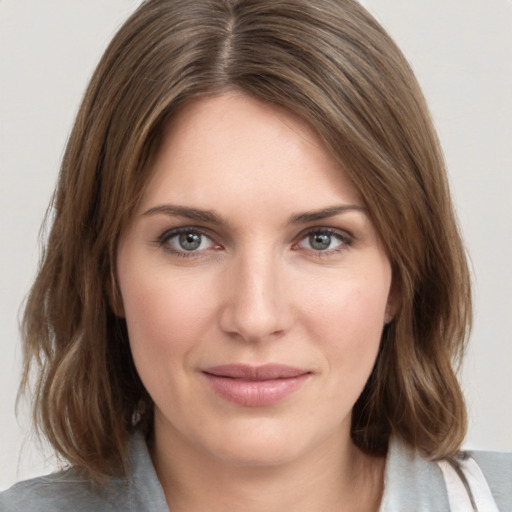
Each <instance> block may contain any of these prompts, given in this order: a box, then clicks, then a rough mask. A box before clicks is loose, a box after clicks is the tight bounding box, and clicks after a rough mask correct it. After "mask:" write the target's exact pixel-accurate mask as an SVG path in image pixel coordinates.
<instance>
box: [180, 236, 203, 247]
mask: <svg viewBox="0 0 512 512" xmlns="http://www.w3.org/2000/svg"><path fill="white" fill-rule="evenodd" d="M200 245H201V235H198V234H196V233H182V234H181V235H180V246H181V248H182V249H185V251H194V250H195V249H197V248H198V247H199V246H200Z"/></svg>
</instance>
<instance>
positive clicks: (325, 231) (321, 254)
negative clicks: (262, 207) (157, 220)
mask: <svg viewBox="0 0 512 512" xmlns="http://www.w3.org/2000/svg"><path fill="white" fill-rule="evenodd" d="M181 234H192V235H198V236H201V237H206V238H208V239H209V240H211V241H212V243H213V244H214V248H213V250H218V249H219V248H221V246H220V244H216V243H215V242H214V241H213V239H212V237H211V236H209V235H208V234H207V233H206V232H205V231H204V230H203V229H200V228H196V227H193V226H185V227H181V228H175V229H171V230H167V231H164V232H163V233H162V234H161V235H160V236H159V237H158V238H157V239H156V240H155V243H156V244H157V245H158V246H159V247H162V248H163V249H164V250H165V251H167V252H169V253H171V254H172V255H174V256H178V257H180V258H197V257H200V256H201V255H202V253H204V252H206V251H208V250H211V249H203V250H199V251H197V250H191V251H186V250H176V249H173V248H172V247H171V246H170V245H169V241H170V240H172V239H173V238H175V237H177V236H179V235H181ZM313 235H327V236H329V237H332V238H335V239H337V240H338V241H339V242H341V243H340V246H339V247H336V248H334V249H325V250H315V249H312V248H310V249H306V250H309V251H310V252H311V253H313V254H314V255H315V256H316V257H318V258H325V257H329V256H331V255H333V254H336V253H340V252H342V251H345V250H347V249H348V248H349V247H350V246H351V245H352V244H353V242H354V237H353V236H352V235H350V234H348V233H347V232H345V231H340V230H337V229H333V228H324V227H316V228H309V229H308V230H307V231H305V232H302V233H301V234H300V235H299V236H297V238H296V239H295V241H294V249H293V250H300V248H299V249H296V248H295V247H296V246H297V245H298V244H299V243H300V242H302V241H303V240H305V239H307V238H308V237H311V236H313Z"/></svg>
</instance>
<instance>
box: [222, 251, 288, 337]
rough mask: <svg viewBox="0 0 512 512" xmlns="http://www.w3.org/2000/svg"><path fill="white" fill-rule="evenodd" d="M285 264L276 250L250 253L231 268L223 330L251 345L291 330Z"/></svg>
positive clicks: (241, 257)
mask: <svg viewBox="0 0 512 512" xmlns="http://www.w3.org/2000/svg"><path fill="white" fill-rule="evenodd" d="M282 270H283V269H282V262H281V261H280V259H279V257H278V256H276V254H275V253H273V251H272V250H270V249H266V250H258V251H246V252H244V253H242V254H240V255H238V256H237V257H236V258H234V261H233V264H232V265H231V266H230V269H229V271H228V276H227V280H226V281H227V282H226V287H227V289H226V297H227V300H226V302H225V305H224V311H223V312H222V314H221V327H222V329H223V330H224V331H226V332H229V333H231V334H237V335H239V336H241V337H242V338H244V339H245V340H247V341H258V340H263V339H265V338H267V337H269V336H271V335H276V334H279V333H282V332H283V331H284V330H286V328H287V317H288V315H287V304H286V296H285V294H284V293H283V273H282Z"/></svg>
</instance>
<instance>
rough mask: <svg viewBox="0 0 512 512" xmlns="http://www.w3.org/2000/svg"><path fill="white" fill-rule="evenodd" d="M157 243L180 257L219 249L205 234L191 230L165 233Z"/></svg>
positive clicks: (175, 230) (183, 229) (184, 229)
mask: <svg viewBox="0 0 512 512" xmlns="http://www.w3.org/2000/svg"><path fill="white" fill-rule="evenodd" d="M157 241H158V243H159V245H161V246H163V247H164V248H165V249H166V250H168V251H170V252H172V253H175V254H179V255H181V256H188V255H192V254H193V253H198V252H202V251H206V250H208V249H214V248H218V247H219V246H218V245H217V244H215V243H214V242H213V240H212V239H211V238H210V237H209V236H207V235H206V234H205V233H203V232H201V231H199V230H197V229H193V228H180V229H174V230H171V231H166V232H165V233H163V234H162V235H161V236H160V237H159V238H158V240H157Z"/></svg>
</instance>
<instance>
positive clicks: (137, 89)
mask: <svg viewBox="0 0 512 512" xmlns="http://www.w3.org/2000/svg"><path fill="white" fill-rule="evenodd" d="M469 290H470V285H469V277H468V271H467V266H466V261H465V255H464V250H463V248H462V244H461V241H460V237H459V234H458V231H457V227H456V223H455V220H454V215H453V211H452V205H451V201H450V196H449V191H448V187H447V183H446V177H445V172H444V167H443V161H442V158H441V154H440V150H439V147H438V143H437V139H436V136H435V133H434V130H433V128H432V125H431V122H430V119H429V116H428V112H427V109H426V106H425V104H424V100H423V97H422V95H421V92H420V90H419V87H418V85H417V83H416V81H415V79H414V76H413V74H412V72H411V70H410V68H409V67H408V65H407V63H406V61H405V60H404V58H403V56H402V55H401V53H400V51H399V50H398V49H397V48H396V46H395V45H394V44H393V42H392V41H391V40H390V39H389V37H388V36H387V35H386V34H385V32H384V31H383V30H382V28H381V27H380V26H379V25H378V24H377V23H376V22H375V20H373V19H372V18H371V17H370V16H369V15H368V14H367V13H366V12H365V11H364V10H363V9H362V8H361V7H360V6H359V5H358V4H357V3H355V2H351V1H343V2H341V1H334V0H322V1H316V2H307V1H305V0H288V1H281V0H277V1H276V0H272V1H270V0H269V1H266V0H261V1H257V2H254V1H234V0H233V1H228V0H226V1H221V0H219V1H211V0H208V1H206V0H204V1H203V0H199V1H194V2H190V1H171V0H150V1H148V2H145V3H144V4H143V5H142V6H141V7H140V8H139V9H138V10H137V11H136V12H135V13H134V15H133V16H132V17H131V18H130V19H129V20H128V21H127V22H126V24H125V25H124V26H123V27H122V28H121V29H120V31H119V33H118V34H117V35H116V37H115V38H114V40H113V41H112V43H111V45H110V46H109V48H108V49H107V51H106V53H105V55H104V57H103V59H102V61H101V62H100V64H99V66H98V69H97V71H96V73H95V75H94V76H93V78H92V81H91V84H90V86H89V89H88V91H87V93H86V96H85V98H84V101H83V104H82V107H81V109H80V112H79V114H78V117H77V120H76V123H75V127H74V130H73V132H72V135H71V137H70V140H69V143H68V148H67V151H66V154H65V156H64V160H63V164H62V170H61V175H60V179H59V185H58V189H57V191H56V195H55V199H54V217H53V221H52V229H51V233H50V236H49V240H48V245H47V248H46V252H45V257H44V260H43V262H42V265H41V268H40V271H39V274H38V277H37V280H36V282H35V284H34V287H33V289H32V292H31V296H30V298H29V301H28V303H27V308H26V313H25V318H24V324H23V327H24V339H25V354H26V360H25V379H24V382H23V385H26V382H27V379H28V374H29V371H30V370H31V368H32V367H33V366H34V362H35V364H36V365H37V366H38V367H39V381H38V385H37V391H36V396H35V404H34V411H35V419H36V423H37V425H38V426H39V428H40V430H41V432H42V433H43V434H44V435H45V436H46V437H47V438H48V440H49V441H50V442H51V443H52V445H53V446H54V448H55V449H56V451H57V452H58V453H59V454H60V455H61V456H62V457H63V458H64V459H65V460H66V461H68V463H69V465H70V469H68V470H67V471H65V472H64V473H60V474H57V475H54V476H49V477H45V478H43V479H36V480H34V481H29V482H26V483H21V484H18V486H15V487H14V488H13V489H11V490H10V491H7V492H6V493H5V494H3V495H2V496H1V497H0V505H1V506H2V507H3V508H2V510H3V509H6V510H48V509H51V510H68V509H70V508H71V509H73V510H162V511H163V510H171V511H173V512H176V511H181V510H187V511H194V510H201V511H204V510H211V511H216V510H238V509H243V510H249V511H252V510H254V511H256V510H277V509H279V510H281V509H283V507H288V508H290V509H292V510H294V511H301V510H308V511H315V510H347V511H351V510H369V511H372V510H373V511H376V510H381V511H393V512H394V511H399V510H436V511H439V510H449V509H450V507H451V506H452V507H453V506H455V501H454V500H455V499H456V498H454V496H455V494H456V492H457V491H458V490H459V489H462V492H461V493H460V496H459V498H458V499H459V501H462V502H463V503H466V504H467V505H468V506H469V507H472V502H474V504H475V506H477V507H478V506H480V509H481V510H493V509H492V508H482V506H485V507H490V506H496V505H497V506H498V507H499V509H500V510H507V509H510V506H511V503H512V486H511V485H510V481H511V479H512V468H511V465H512V462H511V459H510V457H508V456H505V455H491V454H476V455H475V456H474V459H473V458H470V459H468V460H463V459H462V458H461V457H460V456H458V455H457V453H458V450H459V448H460V444H461V442H462V439H463V436H464V433H465V428H466V415H465V408H464V403H463V398H462V394H461V391H460V388H459V385H458V383H457V379H456V377H455V374H454V371H453V364H455V363H456V362H457V361H458V359H459V358H460V356H461V355H462V353H463V348H464V341H465V337H466V334H467V331H468V328H469V324H470V317H471V307H470V303H469V297H470V293H469ZM475 460H476V461H477V463H478V466H476V470H475ZM435 461H441V462H440V463H439V464H438V463H437V462H435ZM451 467H455V468H456V470H455V471H452V472H450V471H451V470H450V468H451ZM482 471H483V473H484V475H482V478H477V480H478V488H477V491H478V492H477V491H475V487H474V486H473V487H472V482H473V479H472V478H471V475H470V476H469V477H467V476H464V475H465V472H468V474H473V473H475V474H476V473H477V474H478V475H481V472H482ZM478 472H480V473H478ZM444 475H446V482H447V483H448V484H447V485H445V477H444ZM460 475H462V476H460ZM484 477H485V478H484ZM451 482H453V486H452V484H451ZM468 482H469V483H468ZM465 485H468V489H466V488H465ZM452 488H455V494H454V493H453V492H452V491H451V489H452ZM481 489H483V491H482V492H480V490H481ZM484 502H485V503H486V504H485V505H482V504H483V503H484ZM494 502H496V503H495V504H494ZM453 509H455V508H453Z"/></svg>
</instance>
